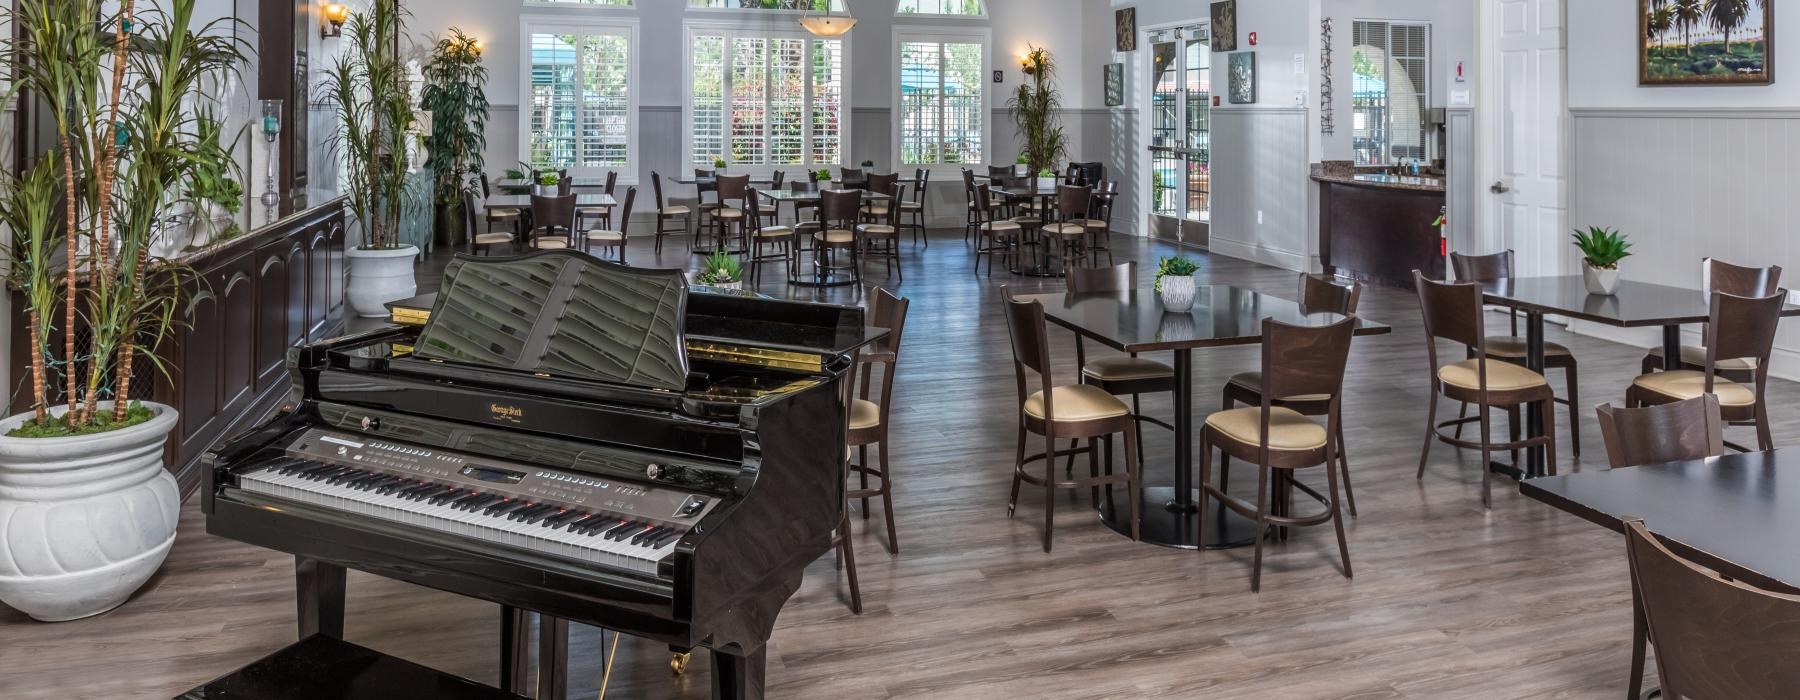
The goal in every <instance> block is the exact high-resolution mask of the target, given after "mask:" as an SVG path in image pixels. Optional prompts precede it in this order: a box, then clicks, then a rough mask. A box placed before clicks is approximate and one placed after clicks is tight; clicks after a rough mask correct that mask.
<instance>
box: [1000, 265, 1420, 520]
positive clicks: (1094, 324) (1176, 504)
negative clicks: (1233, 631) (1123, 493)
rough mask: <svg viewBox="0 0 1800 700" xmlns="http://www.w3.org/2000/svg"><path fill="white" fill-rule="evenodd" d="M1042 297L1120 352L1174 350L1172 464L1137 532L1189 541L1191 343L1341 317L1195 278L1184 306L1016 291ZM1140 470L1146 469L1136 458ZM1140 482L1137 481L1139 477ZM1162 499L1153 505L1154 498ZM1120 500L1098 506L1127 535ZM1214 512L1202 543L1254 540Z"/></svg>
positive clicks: (1193, 492)
mask: <svg viewBox="0 0 1800 700" xmlns="http://www.w3.org/2000/svg"><path fill="white" fill-rule="evenodd" d="M1016 298H1018V299H1023V300H1026V301H1035V302H1038V303H1040V304H1043V305H1044V317H1045V318H1046V319H1048V320H1049V321H1050V322H1051V323H1055V324H1056V325H1059V326H1062V327H1064V328H1067V329H1069V330H1071V331H1074V332H1075V333H1078V334H1080V335H1082V336H1084V337H1087V338H1091V339H1093V340H1095V341H1097V342H1099V343H1101V344H1103V345H1106V346H1107V347H1110V348H1113V349H1115V350H1118V351H1120V352H1128V353H1135V352H1155V351H1159V350H1172V351H1174V353H1175V464H1174V468H1173V471H1174V485H1173V486H1142V492H1141V497H1142V498H1143V499H1144V500H1143V503H1144V506H1143V508H1142V518H1143V521H1142V522H1141V523H1140V524H1139V530H1140V532H1139V534H1140V536H1141V537H1142V538H1143V540H1144V541H1145V542H1152V543H1155V544H1160V545H1163V546H1165V547H1179V548H1183V549H1193V548H1195V547H1197V546H1199V543H1197V542H1195V541H1194V534H1195V530H1196V529H1197V528H1196V526H1197V525H1198V523H1197V522H1196V520H1197V519H1198V516H1199V502H1200V501H1199V499H1200V495H1201V492H1200V490H1199V489H1196V488H1195V487H1194V485H1193V483H1192V476H1191V475H1190V473H1189V472H1190V470H1191V468H1192V467H1193V464H1194V459H1193V458H1194V454H1193V453H1194V357H1193V351H1194V349H1196V348H1216V347H1225V346H1231V345H1256V344H1259V343H1261V342H1262V322H1263V319H1265V318H1273V319H1275V320H1277V321H1280V322H1282V323H1290V324H1295V325H1306V326H1326V325H1330V324H1333V323H1337V322H1338V321H1341V320H1343V317H1342V316H1339V315H1337V314H1330V313H1316V314H1308V313H1306V312H1305V311H1304V310H1302V309H1301V308H1300V305H1299V304H1298V303H1295V302H1292V301H1288V300H1286V299H1281V298H1278V297H1272V296H1268V295H1265V294H1259V293H1257V292H1254V291H1251V290H1248V289H1242V288H1238V287H1232V286H1227V285H1222V284H1221V285H1200V286H1199V288H1198V289H1196V290H1195V296H1194V308H1193V309H1191V310H1190V311H1188V312H1187V313H1179V312H1170V311H1168V310H1166V309H1164V308H1163V305H1162V300H1161V299H1160V298H1159V297H1158V295H1157V294H1156V293H1155V292H1150V291H1135V290H1134V291H1129V292H1116V293H1114V292H1108V293H1094V294H1033V295H1023V296H1019V297H1016ZM1391 330H1392V329H1390V328H1388V327H1387V326H1385V325H1382V324H1379V323H1375V322H1372V321H1368V320H1365V319H1361V318H1358V319H1357V320H1356V329H1355V334H1356V335H1380V334H1384V333H1388V332H1390V331H1391ZM1138 473H1139V474H1143V473H1144V469H1143V468H1142V466H1141V465H1140V467H1139V470H1138ZM1140 486H1141V485H1140ZM1159 503H1160V504H1162V505H1161V506H1160V507H1158V506H1157V505H1156V504H1159ZM1128 512H1129V510H1128V509H1126V508H1116V507H1112V505H1111V500H1110V498H1109V499H1107V502H1106V504H1105V506H1104V507H1103V508H1102V509H1101V511H1100V518H1101V521H1102V522H1104V523H1106V525H1107V527H1110V528H1112V529H1113V530H1114V531H1116V532H1119V533H1121V534H1125V535H1127V536H1129V535H1130V533H1131V523H1130V522H1129V519H1128V517H1127V516H1125V515H1124V514H1125V513H1128ZM1213 517H1214V518H1216V519H1217V520H1216V521H1215V522H1212V523H1207V528H1206V530H1207V535H1208V541H1207V542H1206V543H1205V544H1206V546H1207V547H1208V548H1217V547H1236V546H1242V545H1246V544H1250V543H1252V542H1255V538H1256V526H1255V524H1254V523H1252V522H1251V521H1250V520H1248V519H1245V518H1242V517H1239V516H1238V515H1237V514H1236V513H1235V512H1233V511H1232V510H1231V509H1229V508H1224V507H1220V508H1214V509H1213Z"/></svg>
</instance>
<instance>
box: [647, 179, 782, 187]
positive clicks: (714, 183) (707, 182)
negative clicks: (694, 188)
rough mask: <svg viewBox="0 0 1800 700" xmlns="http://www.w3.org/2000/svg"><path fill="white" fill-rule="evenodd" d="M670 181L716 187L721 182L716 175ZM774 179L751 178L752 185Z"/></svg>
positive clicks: (762, 183)
mask: <svg viewBox="0 0 1800 700" xmlns="http://www.w3.org/2000/svg"><path fill="white" fill-rule="evenodd" d="M669 181H670V182H673V183H675V184H677V185H705V186H707V187H716V186H718V184H719V178H716V177H672V178H669ZM774 181H775V180H773V179H771V178H767V177H752V178H750V184H752V185H767V184H769V183H771V182H774Z"/></svg>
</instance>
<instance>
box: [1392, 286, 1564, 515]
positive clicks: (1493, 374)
mask: <svg viewBox="0 0 1800 700" xmlns="http://www.w3.org/2000/svg"><path fill="white" fill-rule="evenodd" d="M1413 284H1414V285H1415V288H1416V289H1417V290H1418V294H1419V307H1420V310H1421V311H1422V313H1423V314H1424V316H1425V350H1426V354H1427V355H1428V356H1429V357H1430V358H1431V368H1432V378H1431V384H1432V387H1431V405H1430V407H1429V408H1427V409H1426V413H1425V446H1424V448H1422V449H1420V450H1419V473H1418V477H1417V478H1420V479H1423V478H1425V463H1426V461H1427V459H1428V458H1430V456H1431V442H1432V440H1433V439H1434V438H1435V439H1437V440H1440V441H1443V443H1444V444H1446V445H1452V446H1455V447H1462V448H1479V449H1480V450H1481V505H1482V506H1483V507H1488V506H1492V505H1493V470H1492V469H1490V468H1489V467H1488V464H1489V453H1490V452H1491V451H1492V450H1494V449H1496V448H1498V449H1502V450H1518V449H1523V448H1529V447H1533V446H1538V445H1542V446H1543V447H1544V464H1545V466H1546V468H1547V469H1548V470H1549V473H1550V474H1552V475H1554V474H1556V421H1555V416H1554V415H1553V411H1552V410H1551V407H1552V406H1554V405H1555V401H1554V399H1555V398H1556V396H1555V394H1554V392H1552V391H1551V390H1550V382H1549V381H1547V380H1545V379H1544V375H1541V374H1538V373H1537V372H1533V371H1531V370H1530V369H1527V368H1526V367H1524V366H1522V365H1516V364H1513V363H1511V362H1505V361H1499V358H1495V359H1496V361H1494V362H1489V361H1488V353H1487V333H1486V330H1485V329H1484V328H1483V325H1484V324H1483V323H1482V318H1481V313H1482V312H1481V286H1480V285H1478V284H1476V283H1474V282H1455V283H1450V282H1438V281H1435V280H1430V279H1426V278H1425V275H1424V274H1422V273H1420V272H1419V271H1418V270H1413ZM1438 338H1443V339H1445V340H1449V341H1452V342H1456V343H1461V344H1463V345H1464V346H1467V347H1468V348H1470V349H1472V350H1473V351H1474V352H1473V353H1472V354H1473V355H1474V357H1472V358H1470V359H1467V360H1463V361H1461V362H1453V363H1449V364H1445V365H1439V364H1438V352H1437V339H1438ZM1439 394H1443V395H1444V396H1446V397H1448V398H1449V399H1450V400H1452V401H1461V402H1463V403H1466V404H1474V405H1475V414H1476V415H1475V417H1473V418H1456V419H1452V420H1448V421H1444V422H1443V423H1438V422H1437V403H1438V395H1439ZM1527 404H1537V405H1538V410H1539V411H1541V412H1542V418H1543V422H1544V434H1543V436H1542V437H1527V438H1525V439H1522V440H1513V441H1511V442H1507V443H1505V444H1501V445H1494V444H1492V443H1490V442H1489V434H1488V409H1489V408H1495V407H1498V408H1515V407H1520V406H1525V405H1527ZM1469 422H1476V423H1479V424H1480V425H1481V434H1480V438H1481V440H1480V441H1479V442H1469V441H1467V440H1463V439H1461V438H1458V437H1455V436H1453V435H1446V434H1444V432H1443V429H1444V428H1447V427H1450V426H1452V425H1455V426H1460V425H1462V424H1464V423H1469Z"/></svg>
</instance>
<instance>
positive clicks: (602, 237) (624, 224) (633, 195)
mask: <svg viewBox="0 0 1800 700" xmlns="http://www.w3.org/2000/svg"><path fill="white" fill-rule="evenodd" d="M636 203H637V187H635V186H634V187H629V188H626V190H625V207H624V208H623V209H621V210H619V227H618V228H616V229H606V228H597V229H594V230H591V231H588V232H587V235H586V236H585V237H584V238H585V240H586V241H587V246H588V249H589V250H593V248H594V247H595V246H599V247H600V252H601V253H602V255H601V256H599V257H600V259H602V260H604V259H606V256H605V255H604V253H605V252H606V251H607V250H608V249H613V250H617V251H619V264H620V265H624V264H625V244H626V243H627V242H628V239H629V237H630V236H629V233H628V231H627V230H628V229H630V228H631V207H632V205H634V204H636ZM606 218H608V219H610V218H612V217H611V214H610V212H609V213H608V215H607V217H606Z"/></svg>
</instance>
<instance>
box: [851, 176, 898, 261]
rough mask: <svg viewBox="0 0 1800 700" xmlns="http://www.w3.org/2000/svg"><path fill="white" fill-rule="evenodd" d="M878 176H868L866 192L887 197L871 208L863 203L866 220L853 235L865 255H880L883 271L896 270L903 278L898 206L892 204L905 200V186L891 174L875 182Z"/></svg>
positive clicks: (866, 256)
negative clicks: (878, 205)
mask: <svg viewBox="0 0 1800 700" xmlns="http://www.w3.org/2000/svg"><path fill="white" fill-rule="evenodd" d="M881 177H882V176H880V175H870V176H869V191H870V192H878V193H881V194H885V195H887V196H888V197H889V199H888V200H887V201H884V202H879V204H880V205H881V206H880V207H876V208H870V207H871V206H872V205H871V204H865V205H863V218H865V219H867V220H868V223H863V224H857V226H856V237H857V238H858V239H859V242H860V245H861V246H862V252H863V256H864V257H865V258H881V263H882V271H883V272H885V273H887V274H894V273H895V271H896V270H897V271H899V274H898V275H896V279H898V280H901V281H905V280H906V266H904V265H902V264H901V263H900V208H899V207H896V206H893V204H894V203H897V202H900V201H901V200H904V199H906V185H902V184H900V183H899V182H897V181H895V178H893V176H888V177H887V179H885V180H883V181H882V182H881V183H877V182H876V180H877V179H878V178H881ZM878 187H885V188H886V189H877V188H878ZM877 212H878V213H877Z"/></svg>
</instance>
